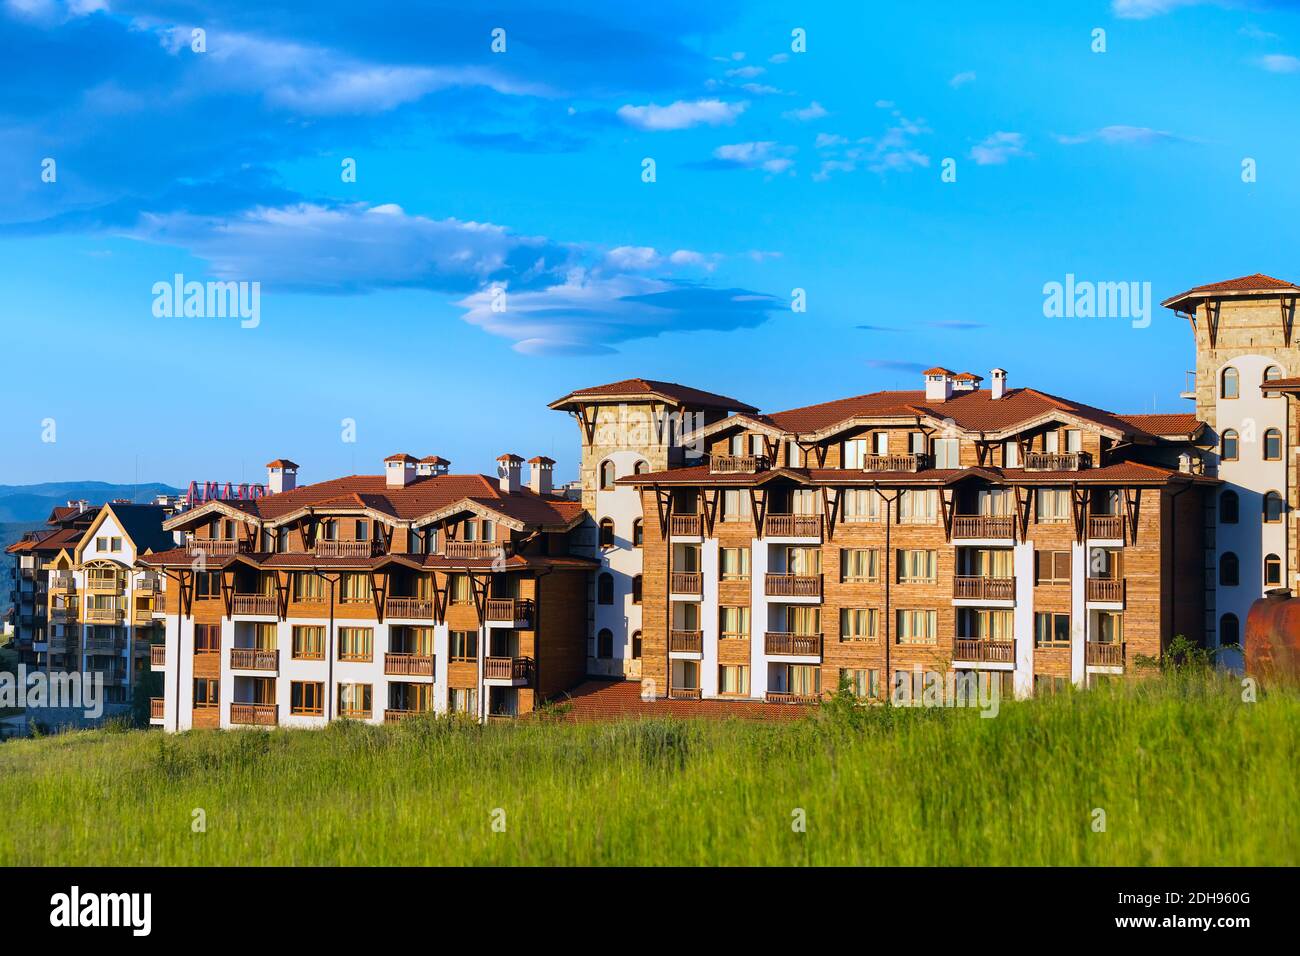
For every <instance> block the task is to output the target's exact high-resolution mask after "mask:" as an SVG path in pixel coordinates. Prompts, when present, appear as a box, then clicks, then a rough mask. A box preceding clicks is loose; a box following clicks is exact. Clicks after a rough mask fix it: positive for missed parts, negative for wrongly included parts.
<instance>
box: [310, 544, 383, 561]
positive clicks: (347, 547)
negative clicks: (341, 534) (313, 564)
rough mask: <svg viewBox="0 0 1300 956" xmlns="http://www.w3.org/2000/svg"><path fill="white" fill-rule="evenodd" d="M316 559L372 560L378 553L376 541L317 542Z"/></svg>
mask: <svg viewBox="0 0 1300 956" xmlns="http://www.w3.org/2000/svg"><path fill="white" fill-rule="evenodd" d="M315 551H316V557H318V558H373V557H374V556H375V555H376V554H378V553H379V542H377V541H317V542H316V548H315Z"/></svg>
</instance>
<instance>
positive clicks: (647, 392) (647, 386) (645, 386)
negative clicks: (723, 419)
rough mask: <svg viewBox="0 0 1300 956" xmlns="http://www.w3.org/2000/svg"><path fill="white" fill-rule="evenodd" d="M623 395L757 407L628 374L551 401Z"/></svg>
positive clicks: (732, 408) (730, 408) (709, 405)
mask: <svg viewBox="0 0 1300 956" xmlns="http://www.w3.org/2000/svg"><path fill="white" fill-rule="evenodd" d="M624 396H626V397H629V398H630V397H633V396H637V397H640V396H654V397H660V398H667V399H670V400H672V401H674V402H677V403H679V404H681V405H685V406H687V407H688V408H717V409H722V410H724V411H737V412H754V411H758V409H756V408H754V406H752V405H747V404H745V403H744V402H742V401H739V400H738V399H734V398H730V397H728V396H726V395H718V394H717V393H715V392H705V391H703V390H701V389H698V388H691V387H690V386H688V385H678V384H677V383H676V382H659V381H656V380H654V379H649V378H627V379H624V380H623V381H621V382H610V383H609V384H608V385H592V386H591V387H589V388H579V389H575V390H574V391H572V392H570V393H569V394H568V395H565V396H564V397H563V398H557V399H556V400H555V401H553V402H551V404H550V407H551V408H557V407H562V406H565V405H570V404H573V403H574V401H575V400H582V399H601V398H617V397H624Z"/></svg>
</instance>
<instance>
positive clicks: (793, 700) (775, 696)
mask: <svg viewBox="0 0 1300 956" xmlns="http://www.w3.org/2000/svg"><path fill="white" fill-rule="evenodd" d="M764 699H765V700H766V701H767V702H768V703H769V704H819V703H821V699H822V696H821V694H787V693H785V692H781V691H773V690H770V691H768V692H767V694H766V695H765V698H764Z"/></svg>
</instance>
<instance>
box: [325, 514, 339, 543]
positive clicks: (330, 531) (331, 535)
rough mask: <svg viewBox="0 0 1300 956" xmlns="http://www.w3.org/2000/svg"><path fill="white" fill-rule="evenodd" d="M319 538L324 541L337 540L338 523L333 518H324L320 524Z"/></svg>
mask: <svg viewBox="0 0 1300 956" xmlns="http://www.w3.org/2000/svg"><path fill="white" fill-rule="evenodd" d="M320 536H321V538H322V539H323V540H325V541H337V540H338V539H339V523H338V521H337V520H336V519H334V518H326V519H325V520H324V521H322V522H321V523H320Z"/></svg>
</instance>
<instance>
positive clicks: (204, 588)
mask: <svg viewBox="0 0 1300 956" xmlns="http://www.w3.org/2000/svg"><path fill="white" fill-rule="evenodd" d="M194 596H195V597H196V598H199V599H200V600H202V599H204V598H216V597H220V596H221V575H220V574H219V573H218V572H216V571H199V572H198V573H197V574H195V575H194Z"/></svg>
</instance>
